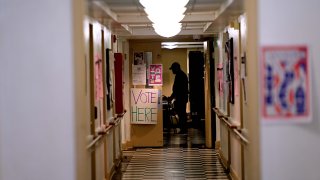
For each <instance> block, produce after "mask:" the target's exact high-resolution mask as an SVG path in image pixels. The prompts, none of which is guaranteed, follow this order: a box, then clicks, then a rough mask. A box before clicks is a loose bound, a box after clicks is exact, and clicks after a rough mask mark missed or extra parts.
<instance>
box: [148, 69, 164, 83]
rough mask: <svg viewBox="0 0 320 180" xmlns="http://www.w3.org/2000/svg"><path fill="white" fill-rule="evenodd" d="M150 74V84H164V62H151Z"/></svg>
mask: <svg viewBox="0 0 320 180" xmlns="http://www.w3.org/2000/svg"><path fill="white" fill-rule="evenodd" d="M148 76H149V77H148V84H149V86H154V85H162V64H150V65H149V75H148Z"/></svg>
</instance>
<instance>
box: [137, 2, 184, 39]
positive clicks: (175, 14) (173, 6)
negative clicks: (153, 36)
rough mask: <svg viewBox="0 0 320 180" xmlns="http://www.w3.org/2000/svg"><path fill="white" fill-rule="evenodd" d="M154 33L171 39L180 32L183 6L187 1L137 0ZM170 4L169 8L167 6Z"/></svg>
mask: <svg viewBox="0 0 320 180" xmlns="http://www.w3.org/2000/svg"><path fill="white" fill-rule="evenodd" d="M139 2H140V4H141V5H142V6H143V7H144V10H145V12H146V13H147V15H148V18H149V20H150V21H152V22H153V28H154V30H155V32H156V33H157V34H158V35H160V36H163V37H172V36H175V35H177V34H178V33H179V32H180V31H181V27H182V25H181V23H180V21H182V19H183V18H184V12H185V11H186V8H185V6H186V5H187V4H188V2H189V0H174V1H172V0H162V1H159V0H139ZM168 4H170V6H168Z"/></svg>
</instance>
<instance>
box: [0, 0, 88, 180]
mask: <svg viewBox="0 0 320 180" xmlns="http://www.w3.org/2000/svg"><path fill="white" fill-rule="evenodd" d="M73 3H75V2H73V0H47V1H41V0H29V1H28V2H22V1H19V0H5V1H3V0H2V1H1V2H0V24H1V28H0V39H1V41H0V73H1V75H0V77H1V79H0V84H1V85H0V147H1V148H0V168H1V172H0V179H1V180H20V179H25V180H42V179H46V180H57V179H59V180H80V179H83V180H87V179H88V176H87V175H88V173H86V167H85V166H86V164H88V162H85V161H86V160H85V157H86V156H85V145H86V141H85V140H86V139H85V132H86V127H87V126H85V125H86V124H85V123H84V121H85V119H84V118H83V117H85V116H86V114H85V113H86V109H85V106H84V104H85V84H84V82H85V81H84V78H85V77H84V76H83V74H84V67H85V66H84V56H83V53H81V51H82V50H83V49H82V45H83V43H82V37H83V33H82V31H81V30H82V16H81V15H82V14H83V11H82V10H83V6H82V5H83V2H82V1H77V5H75V4H73ZM81 74H82V76H81ZM81 153H83V154H81ZM78 170H81V171H78Z"/></svg>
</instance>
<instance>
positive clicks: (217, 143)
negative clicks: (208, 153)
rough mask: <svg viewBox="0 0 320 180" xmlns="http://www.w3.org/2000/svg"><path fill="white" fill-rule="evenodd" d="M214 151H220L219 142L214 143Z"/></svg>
mask: <svg viewBox="0 0 320 180" xmlns="http://www.w3.org/2000/svg"><path fill="white" fill-rule="evenodd" d="M215 149H216V150H219V149H221V142H220V141H216V143H215Z"/></svg>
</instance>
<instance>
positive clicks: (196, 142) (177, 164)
mask: <svg viewBox="0 0 320 180" xmlns="http://www.w3.org/2000/svg"><path fill="white" fill-rule="evenodd" d="M164 141H165V143H164V148H137V149H135V150H133V151H124V152H123V162H122V164H121V165H120V167H119V169H118V170H117V173H116V174H115V175H114V176H113V178H112V179H113V180H119V179H123V180H126V179H127V180H134V179H137V180H138V179H139V180H141V179H168V180H182V179H197V180H201V179H229V177H228V175H227V174H226V172H225V170H224V168H223V166H222V164H221V162H220V160H219V157H218V153H217V152H216V151H215V150H214V149H204V148H203V147H204V143H205V141H204V137H203V134H202V133H201V132H200V131H199V130H198V129H192V128H190V129H189V131H188V135H187V134H172V133H171V134H164Z"/></svg>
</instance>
